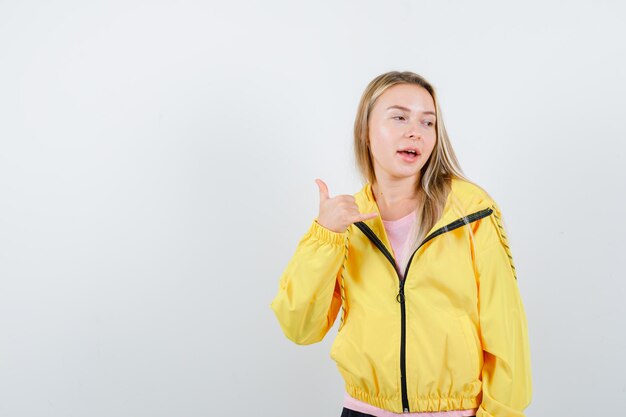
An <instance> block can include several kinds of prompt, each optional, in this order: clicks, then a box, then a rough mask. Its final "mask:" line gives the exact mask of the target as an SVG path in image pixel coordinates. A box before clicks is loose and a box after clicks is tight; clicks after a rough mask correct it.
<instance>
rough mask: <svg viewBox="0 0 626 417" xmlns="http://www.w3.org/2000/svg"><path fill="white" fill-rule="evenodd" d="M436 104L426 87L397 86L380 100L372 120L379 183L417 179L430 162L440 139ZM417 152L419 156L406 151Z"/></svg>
mask: <svg viewBox="0 0 626 417" xmlns="http://www.w3.org/2000/svg"><path fill="white" fill-rule="evenodd" d="M435 123H436V117H435V103H434V101H433V98H432V97H431V95H430V94H429V93H428V91H426V90H425V89H424V88H423V87H420V86H418V85H415V84H397V85H394V86H392V87H389V88H388V89H387V90H385V92H384V93H383V94H382V95H380V97H378V99H377V100H376V102H375V103H374V107H373V109H372V111H371V113H370V118H369V121H368V126H369V141H370V151H371V153H372V160H373V163H374V172H375V174H376V178H377V180H379V181H380V180H381V179H382V178H383V177H384V178H385V179H386V180H399V179H406V178H408V177H414V179H415V181H418V180H419V178H420V177H419V175H420V170H421V169H422V167H423V166H424V165H425V164H426V161H428V158H429V157H430V154H431V153H432V151H433V148H434V147H435V141H436V138H437V129H436V125H435ZM406 149H414V150H416V151H417V153H418V155H417V156H413V155H409V154H407V153H406V152H402V151H404V150H406Z"/></svg>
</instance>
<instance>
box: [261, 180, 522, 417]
mask: <svg viewBox="0 0 626 417" xmlns="http://www.w3.org/2000/svg"><path fill="white" fill-rule="evenodd" d="M451 185H452V188H451V192H450V194H449V196H448V199H447V202H446V206H445V209H444V213H443V215H442V217H441V218H440V219H439V221H438V222H437V223H436V224H435V225H434V226H433V228H432V229H431V230H430V231H429V232H428V234H427V236H428V235H430V234H431V233H432V232H434V231H436V230H438V229H440V228H442V227H443V226H447V225H449V224H450V223H452V222H454V221H455V220H457V219H459V218H463V217H464V216H468V215H470V214H472V213H476V212H479V211H481V210H484V209H489V208H490V209H491V211H492V212H491V213H490V214H488V215H486V217H482V218H480V219H478V220H474V221H471V222H468V223H467V224H463V225H462V226H461V227H458V228H455V229H453V230H447V231H445V232H444V233H442V234H440V235H438V236H435V237H434V238H432V239H430V240H428V241H427V242H426V243H424V244H423V245H422V246H421V247H420V248H419V249H418V250H417V252H416V253H415V255H414V256H413V259H412V261H411V264H410V266H409V272H408V275H407V276H406V280H405V287H404V292H405V307H406V378H407V394H408V402H409V407H410V411H411V412H425V411H430V412H436V411H448V410H455V409H469V408H476V407H478V412H477V417H505V416H506V417H523V416H524V413H523V410H524V409H525V408H526V407H527V406H528V404H529V403H530V401H531V368H530V349H529V342H528V334H527V322H526V315H525V312H524V307H523V304H522V300H521V298H520V294H519V289H518V285H517V279H516V274H515V267H514V263H513V258H512V255H511V250H510V247H509V245H508V242H507V239H506V233H505V230H504V227H503V223H502V215H501V213H500V210H499V208H498V206H497V204H496V203H495V201H494V200H493V199H491V198H490V197H489V195H488V194H487V193H486V192H485V191H484V190H483V189H482V188H480V187H478V186H476V185H474V184H472V183H470V182H467V181H464V180H462V179H456V178H455V179H453V180H452V183H451ZM354 196H355V200H356V202H357V205H358V206H359V209H360V211H361V213H372V212H374V211H376V212H378V211H379V210H378V206H377V205H376V202H375V200H374V197H373V195H372V190H371V184H370V183H366V184H365V186H364V187H363V188H362V189H361V190H360V191H359V192H358V193H356V194H355V195H354ZM364 223H365V224H366V225H367V226H369V227H370V228H371V229H372V231H373V232H374V233H375V234H376V235H377V236H378V238H379V239H380V240H381V241H382V243H383V244H384V245H385V247H386V248H387V249H388V250H389V252H390V253H393V252H392V251H391V245H390V243H389V240H388V238H387V236H386V233H385V230H384V226H383V223H382V219H381V218H380V216H378V217H376V218H374V219H370V220H367V221H365V222H364ZM444 230H446V229H444ZM398 290H399V277H398V275H397V273H396V271H395V270H394V268H393V265H392V264H391V263H390V262H389V260H388V259H387V258H385V256H384V255H383V253H382V252H381V251H380V249H378V248H377V247H376V246H375V245H374V243H373V242H372V241H371V240H370V239H368V237H367V236H366V235H365V234H364V233H363V232H362V231H361V230H359V229H358V228H357V226H356V225H351V226H350V227H349V228H348V230H346V231H345V232H343V233H336V232H333V231H331V230H328V229H326V228H324V227H322V226H321V225H320V224H319V223H317V219H315V220H313V222H312V224H311V226H310V228H309V230H308V231H307V232H306V233H305V235H304V236H303V237H302V238H301V240H300V241H299V243H298V245H297V248H296V250H295V254H294V255H293V257H292V258H291V260H290V261H289V263H288V265H287V267H286V268H285V270H284V272H283V275H282V276H281V278H280V281H279V290H278V294H277V295H276V297H275V298H274V300H273V301H272V303H271V305H270V306H271V308H272V310H273V311H274V313H275V315H276V317H277V319H278V321H279V323H280V326H281V328H282V330H283V332H284V334H285V335H286V336H287V337H288V338H289V339H290V340H292V341H293V342H295V343H297V344H302V345H306V344H311V343H315V342H319V341H320V340H322V339H323V338H324V336H325V335H326V334H327V332H328V330H329V329H330V328H331V327H332V326H333V323H334V322H335V319H336V317H337V315H338V313H339V310H340V309H341V307H342V306H343V314H342V322H341V325H340V328H339V331H338V333H337V335H336V337H335V340H334V342H333V345H332V348H331V352H330V355H331V357H332V359H333V360H335V361H336V363H337V368H338V370H339V372H340V373H341V374H342V376H343V378H344V381H345V388H346V391H347V392H348V394H350V395H351V396H352V397H354V398H356V399H358V400H361V401H364V402H367V403H369V404H372V405H374V406H376V407H379V408H383V409H386V410H389V411H392V412H395V413H401V412H403V407H402V389H401V371H400V345H401V308H400V306H401V305H400V303H399V302H398V300H397V298H396V297H397V295H398Z"/></svg>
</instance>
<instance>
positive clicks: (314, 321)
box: [270, 218, 348, 345]
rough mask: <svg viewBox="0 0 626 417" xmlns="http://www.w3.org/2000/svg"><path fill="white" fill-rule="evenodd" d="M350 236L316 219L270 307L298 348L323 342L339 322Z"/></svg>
mask: <svg viewBox="0 0 626 417" xmlns="http://www.w3.org/2000/svg"><path fill="white" fill-rule="evenodd" d="M347 233H348V231H346V232H343V233H338V232H333V231H332V230H329V229H326V228H325V227H323V226H322V225H320V224H319V223H318V222H317V218H316V219H315V220H314V221H313V223H312V224H311V226H310V228H309V230H308V231H307V232H306V234H305V235H304V236H303V237H302V238H301V239H300V242H299V243H298V246H297V247H296V251H295V254H294V255H293V256H292V258H291V260H290V261H289V263H288V264H287V267H286V268H285V270H284V272H283V274H282V276H281V278H280V282H279V288H278V294H277V295H276V297H275V298H274V300H273V301H272V303H271V304H270V307H271V308H272V310H273V311H274V314H275V315H276V318H277V319H278V322H279V323H280V326H281V328H282V330H283V333H284V334H285V336H287V338H289V339H290V340H291V341H293V342H295V343H297V344H300V345H308V344H311V343H316V342H319V341H321V340H322V339H323V338H324V336H325V335H326V333H327V332H328V330H329V329H330V328H331V327H332V326H333V323H334V322H335V319H336V318H337V314H338V312H339V308H340V307H341V291H340V286H339V281H338V277H339V275H340V274H341V271H340V269H341V267H342V264H343V261H344V258H345V256H346V251H347V249H346V244H345V242H346V241H345V238H346V235H347Z"/></svg>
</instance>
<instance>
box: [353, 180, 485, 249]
mask: <svg viewBox="0 0 626 417" xmlns="http://www.w3.org/2000/svg"><path fill="white" fill-rule="evenodd" d="M450 185H451V189H450V192H449V193H448V197H447V199H446V204H445V206H444V211H443V215H442V216H441V217H440V218H439V220H438V221H437V223H435V225H434V226H433V227H432V228H431V229H430V230H429V231H428V233H426V235H425V236H426V237H428V236H429V235H430V234H431V233H433V232H434V231H436V230H437V229H440V228H442V227H444V226H447V225H449V224H450V223H453V222H454V221H456V220H458V219H461V218H463V217H464V216H469V215H470V214H473V213H476V212H478V211H481V210H484V209H486V208H489V207H492V206H493V205H494V201H493V199H492V198H491V197H490V196H489V194H487V192H486V191H485V190H484V189H482V188H481V187H479V186H478V185H476V184H474V183H473V182H470V181H467V180H464V179H461V178H452V180H451V183H450ZM354 199H355V201H356V203H357V205H358V206H359V210H360V211H361V213H374V212H376V213H378V214H379V216H377V217H374V218H373V219H369V220H366V221H364V222H363V223H365V224H366V225H367V226H368V227H369V228H370V229H372V231H373V232H374V233H376V235H377V236H378V237H379V238H380V239H381V240H382V241H383V243H384V244H385V246H387V247H388V248H389V247H391V244H390V242H389V241H388V238H387V233H386V232H385V227H384V225H383V222H382V218H381V217H380V210H379V208H378V205H377V204H376V200H375V199H374V194H373V193H372V184H371V183H370V182H367V183H365V185H364V186H363V188H361V190H360V191H359V192H357V193H356V194H355V195H354Z"/></svg>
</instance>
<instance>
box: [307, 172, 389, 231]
mask: <svg viewBox="0 0 626 417" xmlns="http://www.w3.org/2000/svg"><path fill="white" fill-rule="evenodd" d="M315 182H316V183H317V186H318V187H319V189H320V212H319V215H318V216H317V222H318V223H319V224H320V225H322V226H323V227H325V228H326V229H329V230H332V231H333V232H337V233H342V232H345V231H346V230H347V229H348V227H350V225H351V224H352V223H356V222H360V221H364V220H369V219H373V218H374V217H376V216H378V213H369V214H361V212H360V211H359V207H358V206H357V204H356V201H355V199H354V196H352V195H349V194H343V195H338V196H335V197H332V198H331V197H330V196H329V195H328V187H327V186H326V184H325V183H324V181H322V180H320V179H316V180H315Z"/></svg>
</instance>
